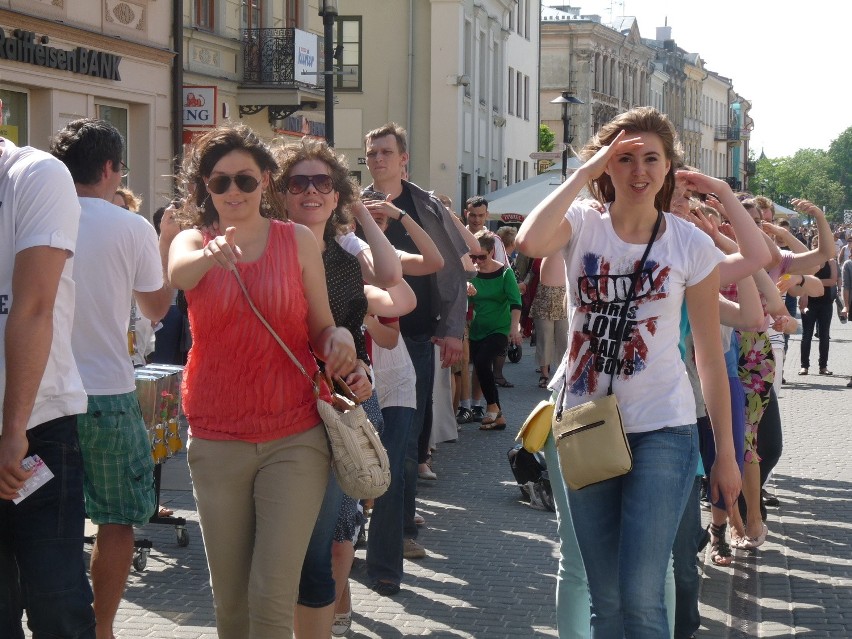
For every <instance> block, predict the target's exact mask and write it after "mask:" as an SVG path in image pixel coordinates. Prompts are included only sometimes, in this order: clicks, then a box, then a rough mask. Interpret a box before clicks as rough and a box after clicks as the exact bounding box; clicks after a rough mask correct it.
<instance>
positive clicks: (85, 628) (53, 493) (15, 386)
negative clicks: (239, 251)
mask: <svg viewBox="0 0 852 639" xmlns="http://www.w3.org/2000/svg"><path fill="white" fill-rule="evenodd" d="M79 220H80V206H79V204H78V203H77V199H76V198H75V197H74V185H73V183H72V181H71V176H70V175H68V171H67V170H66V168H65V167H64V166H62V163H60V162H57V161H56V160H55V159H54V158H52V157H50V156H49V155H48V154H47V153H44V152H43V151H38V150H36V149H33V148H30V147H23V148H19V147H17V146H15V144H13V143H12V142H11V141H10V140H6V139H4V138H0V404H2V407H3V414H2V420H0V522H3V523H2V524H0V634H2V635H3V636H4V637H7V636H9V637H23V636H24V635H23V629H22V627H21V616H22V610H23V609H24V608H26V610H27V620H28V623H29V626H30V628H32V630H33V631H34V633H35V634H36V635H38V636H51V637H70V636H74V637H85V638H87V639H93V638H94V637H95V616H94V612H93V610H92V591H91V588H90V587H89V581H88V578H87V577H86V566H85V563H84V562H83V554H82V547H83V523H84V520H85V511H84V509H83V472H82V461H81V459H80V453H79V443H78V439H77V415H78V414H80V413H82V412H84V411H85V410H86V393H85V391H84V390H83V383H82V381H81V380H80V375H79V373H78V372H77V366H76V365H75V363H74V357H73V355H72V353H71V326H72V323H73V318H74V282H73V280H72V278H71V270H72V260H71V257H72V255H73V252H74V246H75V242H76V239H77V227H78V224H79ZM32 455H38V456H39V457H40V458H41V460H42V461H43V462H44V464H45V465H46V466H47V468H48V469H49V470H50V471H51V472H52V473H53V479H50V480H49V481H47V483H45V484H44V485H42V486H41V487H40V488H38V490H36V491H35V492H33V493H31V494H29V495H28V496H27V497H26V498H25V499H24V500H23V501H21V502H20V503H18V504H15V503H14V502H13V501H12V500H13V499H14V498H16V497H17V496H18V495H19V491H20V490H21V487H22V486H23V483H24V481H25V480H26V479H28V478H29V477H30V476H31V475H32V473H33V471H24V470H23V469H22V468H21V461H22V460H23V459H24V458H25V457H30V456H32ZM24 582H25V583H26V584H27V588H26V597H24V596H23V593H22V583H24Z"/></svg>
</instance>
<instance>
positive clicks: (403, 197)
mask: <svg viewBox="0 0 852 639" xmlns="http://www.w3.org/2000/svg"><path fill="white" fill-rule="evenodd" d="M393 205H394V206H395V207H396V208H398V209H401V210H403V211H405V212H406V213H408V215H409V216H410V217H411V219H412V220H414V221H415V222H417V224H418V225H420V226H421V227H422V226H423V224H422V223H421V221H420V216H419V215H418V214H417V209H416V208H415V206H414V200H413V199H412V197H411V192H410V191H409V190H408V187H407V186H406V185H405V184H403V185H402V193H400V194H399V197H397V198H396V199H395V200H394V201H393ZM385 235H386V236H387V238H388V241H389V242H390V243H391V244H392V245H393V247H394V248H395V249H397V250H399V251H405V252H406V253H413V254H416V255H420V250H419V249H418V248H417V245H416V244H415V243H414V240H412V239H411V236H410V235H409V234H408V233H407V232H406V230H405V227H404V226H403V225H402V222H400V221H399V220H390V223H389V224H388V229H387V232H386V233H385ZM403 279H405V281H406V282H408V285H409V286H410V287H411V290H413V291H414V295H415V297H416V298H417V306H416V307H415V308H414V310H413V311H411V312H410V313H409V314H408V315H403V316H402V317H400V318H399V331H400V333H402V334H403V335H405V336H407V337H410V336H414V335H420V336H422V335H434V334H435V327H436V326H437V324H438V318H437V316H438V311H437V309H438V308H440V303H439V302H438V291H437V285H436V282H435V277H434V275H406V276H404V278H403Z"/></svg>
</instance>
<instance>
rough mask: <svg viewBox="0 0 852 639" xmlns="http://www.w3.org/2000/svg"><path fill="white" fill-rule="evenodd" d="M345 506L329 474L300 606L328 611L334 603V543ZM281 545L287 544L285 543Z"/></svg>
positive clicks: (307, 555) (307, 559)
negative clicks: (332, 549)
mask: <svg viewBox="0 0 852 639" xmlns="http://www.w3.org/2000/svg"><path fill="white" fill-rule="evenodd" d="M342 502H343V491H342V490H341V488H340V484H338V483H337V478H336V477H335V476H334V472H333V471H332V470H331V469H329V471H328V485H327V486H326V488H325V495H324V496H323V498H322V506H320V512H319V515H317V521H316V523H315V524H314V531H313V533H311V540H310V541H309V542H308V549H307V551H306V552H305V561H304V563H303V564H302V577H301V579H300V580H299V599H298V602H299V604H301V605H303V606H308V607H309V608H324V607H325V606H329V605H331V604H333V603H334V600H335V593H334V577H333V576H332V574H331V542H332V540H333V539H334V528H335V526H336V525H337V516H338V515H339V514H340V504H341V503H342ZM281 543H285V544H286V543H287V540H286V539H283V540H282V541H281Z"/></svg>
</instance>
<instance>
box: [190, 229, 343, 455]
mask: <svg viewBox="0 0 852 639" xmlns="http://www.w3.org/2000/svg"><path fill="white" fill-rule="evenodd" d="M208 239H209V237H207V236H205V241H206V240H208ZM237 268H238V269H239V272H240V275H241V276H242V278H243V281H244V282H245V284H246V288H247V289H248V292H249V295H250V296H251V298H252V301H253V302H254V304H255V306H257V308H258V310H259V311H260V312H261V313H262V314H263V316H264V317H265V318H266V320H267V321H268V322H269V323H270V324H271V325H272V327H273V328H274V329H275V332H276V333H278V335H279V336H280V337H281V339H282V340H284V343H285V344H287V346H288V347H289V348H290V350H291V351H293V354H294V355H295V356H296V357H297V358H298V359H299V361H300V362H301V363H302V365H303V366H304V367H305V369H306V370H307V371H308V374H310V375H313V374H314V373H315V372H316V371H317V364H316V361H315V360H314V357H313V355H312V353H311V351H310V347H309V345H308V328H307V313H308V304H307V300H306V299H305V294H304V290H303V287H302V273H301V266H300V264H299V258H298V247H297V244H296V237H295V231H294V227H293V224H292V223H290V222H279V221H276V220H273V221H272V223H271V224H270V227H269V239H268V242H267V245H266V249H265V250H264V252H263V255H262V256H261V257H260V258H259V259H258V260H256V261H254V262H250V263H247V264H237ZM186 299H187V303H188V306H189V323H190V328H191V330H192V348H191V349H190V351H189V357H188V358H187V363H186V369H185V372H184V378H183V406H184V412H185V413H186V417H187V420H188V421H189V425H190V433H191V434H192V436H193V437H199V438H201V439H214V440H240V441H247V442H253V443H260V442H267V441H271V440H274V439H279V438H281V437H286V436H288V435H295V434H297V433H301V432H304V431H306V430H309V429H310V428H312V427H313V426H315V425H316V424H318V423H320V417H319V413H318V412H317V409H316V400H315V399H314V395H313V387H312V385H311V384H310V382H309V381H308V380H307V379H306V378H305V376H304V375H302V373H300V372H299V370H298V369H297V368H296V367H295V365H294V364H293V362H291V361H290V358H289V357H288V356H287V354H286V353H284V352H283V350H282V349H281V346H279V345H278V343H277V342H276V341H275V339H274V338H273V337H272V335H271V334H270V333H269V331H268V330H267V329H266V328H265V327H264V326H263V324H261V323H260V320H259V319H258V318H257V316H255V314H254V312H253V311H252V310H251V308H250V307H249V305H248V300H246V298H245V296H244V295H243V293H242V291H241V290H240V287H239V284H238V283H237V280H236V278H235V277H234V276H233V274H231V273H230V272H229V271H226V270H224V269H222V268H218V267H214V268H212V269H210V270H209V271H208V272H207V273H206V274H205V275H204V277H203V278H201V281H200V282H199V283H198V284H197V285H196V286H195V288H193V289H192V290H189V291H187V292H186ZM324 393H325V395H326V399H330V397H329V396H328V395H327V391H324Z"/></svg>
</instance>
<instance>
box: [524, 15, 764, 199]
mask: <svg viewBox="0 0 852 639" xmlns="http://www.w3.org/2000/svg"><path fill="white" fill-rule="evenodd" d="M541 20H542V22H541V24H542V27H541V28H542V35H541V96H540V104H541V114H542V122H543V123H544V124H547V125H548V126H549V127H550V128H551V129H552V130H553V132H554V133H555V135H556V139H557V140H560V139H561V136H562V133H561V132H562V124H563V123H562V114H561V112H560V106H559V105H555V104H551V100H553V99H554V98H555V97H557V96H559V95H560V94H562V93H565V94H567V95H570V96H573V97H574V98H577V99H579V100H580V101H581V102H582V104H569V105H568V113H567V115H568V122H569V129H570V130H569V131H568V138H569V139H571V140H572V141H573V145H572V146H573V147H574V148H575V149H579V148H581V147H582V145H583V144H584V143H585V141H586V140H588V139H589V137H591V135H593V134H594V133H595V132H596V131H597V130H598V129H599V128H600V126H601V125H602V124H603V123H605V122H607V121H608V120H610V119H612V118H613V117H615V115H617V114H618V113H622V112H624V111H626V110H628V109H630V108H633V107H634V106H640V105H649V106H653V107H655V108H657V109H658V110H660V111H662V112H663V113H665V114H666V115H668V117H669V119H670V120H671V121H672V123H673V124H674V127H675V129H676V130H677V132H678V135H679V137H680V139H681V143H682V145H683V150H684V160H685V162H686V163H687V164H689V165H692V166H696V167H697V168H699V169H700V170H701V171H703V172H705V173H708V174H709V175H712V176H715V177H720V178H723V179H725V180H726V181H728V183H729V184H731V185H732V186H733V187H735V188H745V186H746V185H747V180H748V175H749V171H751V172H753V168H752V163H749V162H748V159H747V158H748V135H749V131H750V130H751V128H753V122H752V120H751V118H750V116H749V115H748V111H749V110H750V109H751V104H750V103H749V102H748V100H746V99H745V98H742V97H741V96H738V95H737V94H736V93H735V92H734V91H733V83H732V82H731V80H729V79H727V78H724V77H722V76H720V75H718V74H715V73H713V72H712V71H710V70H708V69H707V68H706V67H705V63H704V60H702V59H701V57H700V55H699V54H698V53H690V52H687V51H685V50H683V49H681V48H679V47H678V46H677V43H676V42H675V40H674V39H673V38H672V29H671V27H669V26H664V27H658V28H657V29H656V32H655V37H654V38H641V37H640V34H639V27H638V25H637V24H636V20H635V18H632V17H621V18H617V19H615V20H613V21H612V22H611V23H609V24H604V23H603V21H602V19H601V17H600V16H598V15H584V14H583V13H582V12H581V9H580V8H577V7H571V6H568V5H566V4H564V3H563V2H562V1H561V0H547V1H546V6H543V7H542V19H541Z"/></svg>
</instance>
